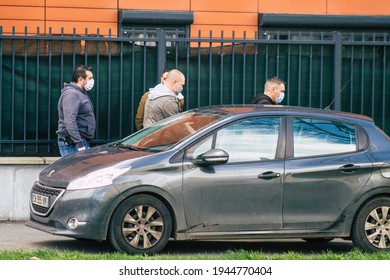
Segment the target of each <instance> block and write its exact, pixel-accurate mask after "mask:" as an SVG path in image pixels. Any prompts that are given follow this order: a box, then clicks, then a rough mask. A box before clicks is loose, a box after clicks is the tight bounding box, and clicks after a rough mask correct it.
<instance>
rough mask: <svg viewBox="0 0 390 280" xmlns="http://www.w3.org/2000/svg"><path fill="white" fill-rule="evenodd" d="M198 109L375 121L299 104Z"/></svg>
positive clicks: (245, 105) (200, 109)
mask: <svg viewBox="0 0 390 280" xmlns="http://www.w3.org/2000/svg"><path fill="white" fill-rule="evenodd" d="M197 110H199V111H210V110H214V111H216V112H218V111H220V112H221V113H222V112H223V113H228V114H229V115H242V114H250V113H256V112H263V113H265V114H273V113H278V114H280V113H283V114H285V115H311V116H313V115H317V116H334V117H340V118H348V119H355V120H362V121H368V122H374V120H373V119H372V118H371V117H368V116H365V115H360V114H355V113H349V112H343V111H337V110H328V109H319V108H309V107H299V106H283V105H254V104H242V105H214V106H207V107H200V108H198V109H197Z"/></svg>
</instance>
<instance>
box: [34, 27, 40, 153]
mask: <svg viewBox="0 0 390 280" xmlns="http://www.w3.org/2000/svg"><path fill="white" fill-rule="evenodd" d="M37 35H38V36H39V27H37ZM40 46H41V44H40V40H39V39H36V48H37V50H36V56H37V58H36V70H35V74H36V80H35V84H36V87H35V98H36V105H35V106H36V110H35V141H36V144H35V152H36V153H38V151H39V100H40V98H39V74H40V71H39V64H40V56H39V49H40Z"/></svg>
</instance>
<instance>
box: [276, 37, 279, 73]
mask: <svg viewBox="0 0 390 280" xmlns="http://www.w3.org/2000/svg"><path fill="white" fill-rule="evenodd" d="M276 34H277V38H278V40H279V36H280V32H279V31H277V32H276ZM279 58H280V44H276V76H277V77H279V63H280V61H279V60H280V59H279Z"/></svg>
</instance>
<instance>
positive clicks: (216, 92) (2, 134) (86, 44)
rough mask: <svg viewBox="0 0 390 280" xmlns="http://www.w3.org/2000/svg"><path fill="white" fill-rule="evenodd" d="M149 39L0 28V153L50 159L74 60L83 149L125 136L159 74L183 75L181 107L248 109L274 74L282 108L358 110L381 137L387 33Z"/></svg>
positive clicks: (386, 118)
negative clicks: (86, 79)
mask: <svg viewBox="0 0 390 280" xmlns="http://www.w3.org/2000/svg"><path fill="white" fill-rule="evenodd" d="M146 34H147V33H144V35H146ZM154 34H156V36H152V37H148V36H135V37H131V35H129V37H123V38H118V37H111V36H108V37H103V36H101V35H99V31H97V32H96V33H95V34H89V33H88V32H87V31H86V32H85V35H84V36H78V35H75V34H60V35H53V34H50V33H49V34H48V35H41V34H39V30H37V35H35V36H30V35H27V31H26V35H16V34H13V35H5V34H2V32H1V27H0V65H1V67H0V85H1V86H0V154H1V155H2V156H10V155H12V156H33V155H44V156H50V155H54V156H57V155H59V154H58V149H57V147H56V134H55V131H56V129H57V121H58V117H57V101H58V98H59V95H60V92H61V88H62V85H63V83H64V82H69V81H70V79H71V74H72V71H73V69H74V67H75V66H76V65H77V64H87V65H90V66H92V67H93V68H94V76H95V88H94V89H93V90H92V91H91V93H90V96H91V99H92V102H93V104H94V107H95V111H96V112H95V113H96V118H97V130H96V137H95V139H94V140H93V142H92V144H93V145H95V144H101V143H107V142H111V141H114V140H118V139H120V138H123V137H125V136H126V135H128V134H130V133H132V132H134V130H135V126H134V116H135V113H136V110H137V107H138V102H139V100H140V97H141V95H142V94H143V93H144V92H145V91H147V90H148V89H149V88H150V87H153V86H154V85H155V84H156V83H157V82H158V81H159V76H160V74H161V72H162V70H163V69H165V68H167V69H172V68H178V69H180V70H181V71H182V72H183V73H184V74H185V76H186V85H185V89H184V92H183V94H184V96H185V109H191V108H195V107H199V106H206V105H214V104H243V103H250V102H251V100H252V98H253V96H254V95H256V94H257V93H258V92H261V91H262V90H263V84H264V82H265V80H266V79H267V78H268V77H270V76H279V77H281V78H282V79H284V80H285V81H286V82H287V94H286V101H284V102H283V104H288V105H293V106H307V107H316V108H325V107H327V106H329V105H330V107H331V108H332V109H337V110H343V111H349V112H355V113H360V114H365V115H368V116H371V117H373V118H374V119H375V121H376V122H377V124H378V126H379V127H381V128H382V129H383V130H384V131H385V132H387V133H390V109H388V108H390V106H389V105H390V96H389V95H388V93H387V91H388V90H386V89H387V88H389V85H390V67H389V66H390V56H389V55H388V52H389V46H390V42H389V36H388V34H371V33H370V34H366V35H365V34H359V35H356V34H355V35H353V36H352V35H351V34H340V33H318V34H314V33H309V34H307V33H291V34H289V33H287V34H279V33H277V32H274V33H266V36H263V37H262V38H260V39H245V38H244V39H235V38H234V33H233V34H232V36H229V37H231V38H225V37H224V34H223V33H222V34H218V37H220V38H214V36H213V34H208V37H209V38H204V37H202V36H201V34H199V38H183V36H174V33H172V31H170V34H169V36H166V34H165V32H164V30H158V32H156V33H154ZM172 34H173V35H172ZM244 37H245V36H244ZM256 38H257V36H256Z"/></svg>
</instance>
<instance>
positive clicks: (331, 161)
mask: <svg viewBox="0 0 390 280" xmlns="http://www.w3.org/2000/svg"><path fill="white" fill-rule="evenodd" d="M288 123H289V124H290V125H291V126H292V130H291V132H292V133H291V134H290V135H291V136H292V139H291V141H288V142H289V143H290V144H291V146H290V147H292V149H291V150H290V151H288V152H287V154H288V157H289V158H287V159H286V176H285V185H284V196H283V197H284V202H283V228H284V229H298V230H304V229H320V228H326V227H327V226H329V225H331V224H332V223H334V222H335V221H336V220H337V219H338V218H340V216H341V214H342V212H343V211H344V210H345V208H346V207H347V206H348V204H349V203H350V202H351V201H352V200H353V199H354V197H355V196H356V194H357V193H358V192H359V191H360V190H361V189H362V188H363V186H364V185H365V184H366V183H367V181H368V179H369V177H370V175H371V172H372V164H371V162H370V160H369V159H368V158H367V156H366V154H365V153H364V151H361V150H359V149H358V148H357V147H358V145H357V140H356V139H357V137H356V133H355V130H356V129H355V126H354V125H352V124H348V123H342V122H336V121H333V120H327V119H316V118H298V117H297V118H292V119H291V122H290V121H289V122H288Z"/></svg>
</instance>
